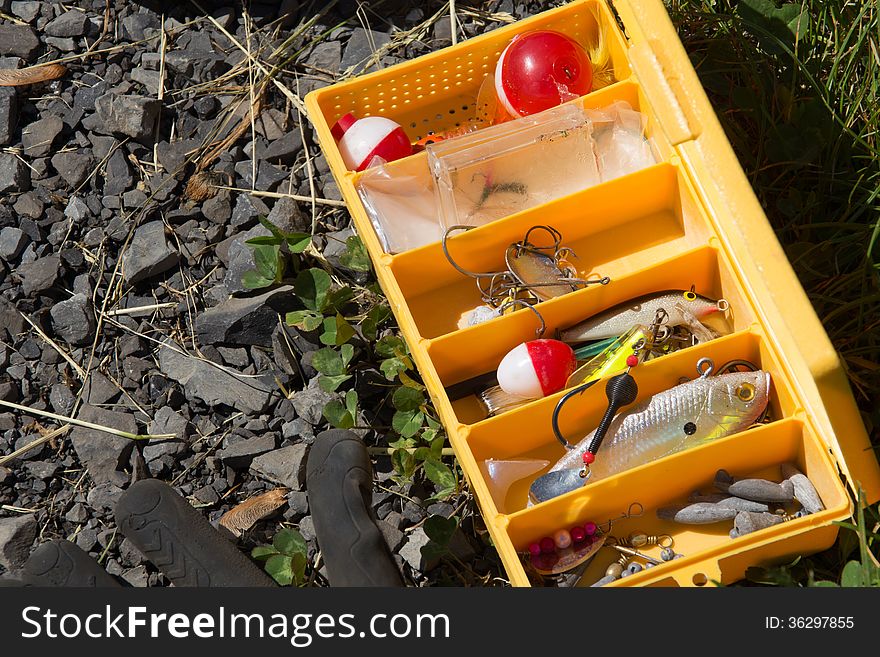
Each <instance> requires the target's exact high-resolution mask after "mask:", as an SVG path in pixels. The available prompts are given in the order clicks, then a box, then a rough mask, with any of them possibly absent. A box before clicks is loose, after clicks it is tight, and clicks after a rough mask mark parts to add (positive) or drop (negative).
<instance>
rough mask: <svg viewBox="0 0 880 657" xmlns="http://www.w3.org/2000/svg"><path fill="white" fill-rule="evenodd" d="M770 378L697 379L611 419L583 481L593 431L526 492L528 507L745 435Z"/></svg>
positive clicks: (766, 393)
mask: <svg viewBox="0 0 880 657" xmlns="http://www.w3.org/2000/svg"><path fill="white" fill-rule="evenodd" d="M769 395H770V374H769V373H768V372H765V371H763V370H757V371H754V372H732V373H730V374H719V375H717V376H701V377H700V378H698V379H695V380H693V381H688V382H687V383H682V384H681V385H678V386H675V387H674V388H670V389H669V390H665V391H663V392H660V393H658V394H656V395H654V396H653V397H651V398H650V399H649V400H647V401H645V402H642V403H641V404H639V405H637V406H633V407H632V408H630V409H628V410H626V411H623V412H621V413H618V414H617V415H616V416H615V417H614V419H613V420H612V421H611V425H610V426H609V428H608V432H607V434H606V435H605V439H604V441H603V443H602V447H601V448H600V449H599V452H598V454H596V459H595V461H594V462H593V463H592V464H591V465H590V473H589V476H588V478H586V479H585V478H584V476H583V473H582V469H583V454H584V452H585V451H586V450H587V447H588V446H589V444H590V441H591V440H592V438H593V434H595V431H592V432H590V434H589V435H587V436H586V437H585V438H584V439H583V440H581V441H580V442H579V443H578V444H577V445H576V446H575V447H574V449H571V450H569V451H568V452H567V453H566V455H565V456H563V457H562V458H561V459H559V461H557V463H556V465H554V466H553V467H552V468H551V469H550V472H548V473H547V474H545V475H542V476H541V477H538V479H536V480H535V482H534V483H533V484H532V486H531V487H530V489H529V505H531V504H532V503H538V502H544V501H546V500H549V499H552V498H554V497H557V496H559V495H562V494H563V493H567V492H569V491H571V490H575V489H577V488H579V487H581V486H583V485H584V484H586V483H592V482H594V481H597V480H599V479H602V478H603V477H609V476H611V475H615V474H617V473H619V472H623V471H624V470H628V469H630V468H634V467H636V466H639V465H644V464H645V463H650V462H651V461H655V460H656V459H659V458H662V457H664V456H668V455H669V454H673V453H675V452H680V451H683V450H686V449H690V448H691V447H696V446H697V445H699V444H701V443H705V442H708V441H710V440H715V439H717V438H723V437H725V436H729V435H731V434H734V433H737V432H738V431H743V430H745V429H747V428H748V427H750V426H751V425H752V424H754V423H755V422H756V421H757V420H758V419H759V418H760V417H761V415H762V414H763V413H764V411H765V410H766V408H767V403H768V401H769Z"/></svg>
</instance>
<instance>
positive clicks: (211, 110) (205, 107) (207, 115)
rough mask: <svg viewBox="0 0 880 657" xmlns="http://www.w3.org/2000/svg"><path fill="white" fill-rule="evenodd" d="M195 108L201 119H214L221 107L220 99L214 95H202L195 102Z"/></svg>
mask: <svg viewBox="0 0 880 657" xmlns="http://www.w3.org/2000/svg"><path fill="white" fill-rule="evenodd" d="M193 109H194V110H195V111H196V114H198V115H199V118H200V119H203V120H204V119H213V118H214V115H215V114H217V110H218V109H220V101H219V100H217V98H216V97H214V96H201V97H199V98H197V99H196V101H195V102H194V103H193Z"/></svg>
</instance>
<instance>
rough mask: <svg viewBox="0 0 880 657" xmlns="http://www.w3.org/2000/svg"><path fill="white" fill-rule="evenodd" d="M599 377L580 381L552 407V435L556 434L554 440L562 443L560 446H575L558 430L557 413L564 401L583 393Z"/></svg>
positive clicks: (570, 448)
mask: <svg viewBox="0 0 880 657" xmlns="http://www.w3.org/2000/svg"><path fill="white" fill-rule="evenodd" d="M598 381H601V379H593V380H592V381H587V382H586V383H582V384H581V385H579V386H578V387H576V388H572V389H571V390H569V391H568V392H567V393H565V394H564V395H563V396H562V398H560V400H559V401H558V402H556V408H554V409H553V418H552V420H551V425H552V426H553V435H555V436H556V440H558V441H559V442H560V443H562V446H563V447H565V449H568V450H572V449H574V448H575V446H574V445H572V444H571V443H570V442H568V440H566V438H565V436H563V435H562V432H561V431H560V430H559V413H560V412H561V411H562V407H563V406H564V405H565V403H566V402H567V401H568V400H569V399H571V398H572V397H574V396H576V395H580V394H583V393H584V392H585V391H586V390H587V388H589V387H591V386H593V385H595V384H596V383H597V382H598Z"/></svg>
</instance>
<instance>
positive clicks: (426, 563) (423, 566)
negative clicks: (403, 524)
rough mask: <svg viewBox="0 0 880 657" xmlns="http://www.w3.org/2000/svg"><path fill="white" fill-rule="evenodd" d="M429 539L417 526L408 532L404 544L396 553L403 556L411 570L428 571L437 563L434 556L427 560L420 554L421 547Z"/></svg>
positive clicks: (422, 529)
mask: <svg viewBox="0 0 880 657" xmlns="http://www.w3.org/2000/svg"><path fill="white" fill-rule="evenodd" d="M430 540H431V539H430V538H428V535H427V534H426V533H425V530H424V528H422V527H418V528H417V529H414V530H413V531H412V532H410V534H409V538H408V539H407V541H406V544H405V545H404V546H403V547H402V548H400V551H399V552H398V554H399V555H400V556H401V557H403V560H404V561H405V562H406V563H407V564H408V565H409V567H410V568H412V569H413V570H417V571H419V572H423V573H424V572H428V571H429V570H432V569H434V568H435V567H436V566H437V564H438V563H439V559H437V558H436V557H435V558H433V559H430V560H428V559H425V557H424V556H422V548H423V547H424V546H426V545H427V544H428V543H429V542H430Z"/></svg>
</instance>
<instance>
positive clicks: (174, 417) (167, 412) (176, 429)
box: [147, 406, 192, 440]
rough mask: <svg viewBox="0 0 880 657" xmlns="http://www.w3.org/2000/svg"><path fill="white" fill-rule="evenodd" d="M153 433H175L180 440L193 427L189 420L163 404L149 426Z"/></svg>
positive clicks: (183, 438)
mask: <svg viewBox="0 0 880 657" xmlns="http://www.w3.org/2000/svg"><path fill="white" fill-rule="evenodd" d="M147 429H148V432H149V433H150V434H152V435H154V436H155V435H163V434H173V435H174V437H175V438H177V439H178V440H185V439H186V438H187V436H188V435H189V433H190V431H191V430H192V427H191V425H190V423H189V421H188V420H187V419H186V418H185V417H183V416H182V415H181V414H180V413H178V412H177V411H175V410H173V409H171V408H169V407H168V406H161V407H159V409H158V410H157V411H156V414H155V415H154V416H153V420H152V422H150V424H149V425H148V427H147Z"/></svg>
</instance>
